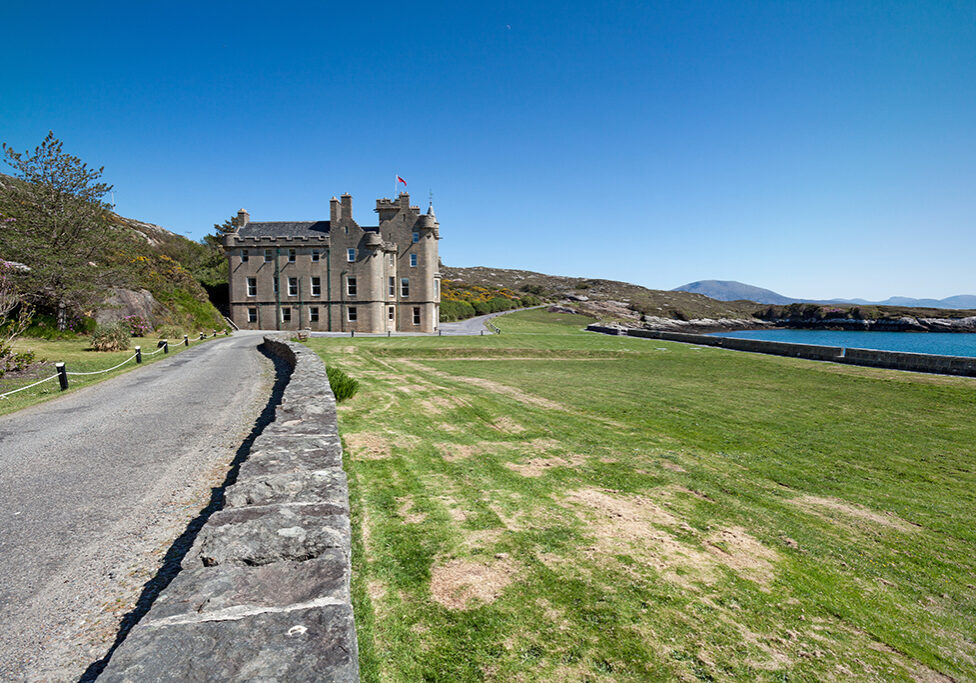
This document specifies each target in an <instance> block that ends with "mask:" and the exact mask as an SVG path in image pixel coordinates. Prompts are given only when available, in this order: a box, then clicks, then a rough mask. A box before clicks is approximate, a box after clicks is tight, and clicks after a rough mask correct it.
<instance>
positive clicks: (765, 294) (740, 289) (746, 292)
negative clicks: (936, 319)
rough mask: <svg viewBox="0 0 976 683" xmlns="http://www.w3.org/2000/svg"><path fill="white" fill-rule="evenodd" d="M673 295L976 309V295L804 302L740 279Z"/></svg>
mask: <svg viewBox="0 0 976 683" xmlns="http://www.w3.org/2000/svg"><path fill="white" fill-rule="evenodd" d="M671 291H673V292H694V293H697V294H704V295H705V296H708V297H711V298H712V299H716V300H718V301H741V300H746V301H755V302H756V303H760V304H773V305H778V306H783V305H788V304H791V303H816V304H855V305H865V306H906V307H911V308H945V309H951V310H969V309H973V308H976V295H972V294H956V295H953V296H947V297H945V298H944V299H929V298H926V299H918V298H915V297H908V296H891V297H888V298H887V299H884V300H883V301H871V300H869V299H862V298H853V299H801V298H792V297H788V296H784V295H782V294H780V293H778V292H774V291H773V290H771V289H764V288H762V287H757V286H755V285H750V284H746V283H744V282H739V281H737V280H696V281H695V282H689V283H688V284H685V285H681V286H679V287H675V288H674V289H672V290H671Z"/></svg>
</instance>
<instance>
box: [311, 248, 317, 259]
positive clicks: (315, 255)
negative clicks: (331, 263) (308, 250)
mask: <svg viewBox="0 0 976 683" xmlns="http://www.w3.org/2000/svg"><path fill="white" fill-rule="evenodd" d="M318 260H319V250H318V249H312V261H318Z"/></svg>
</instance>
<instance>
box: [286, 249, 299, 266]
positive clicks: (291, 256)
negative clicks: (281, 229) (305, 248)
mask: <svg viewBox="0 0 976 683" xmlns="http://www.w3.org/2000/svg"><path fill="white" fill-rule="evenodd" d="M297 256H298V251H297V250H295V249H289V250H288V263H294V262H295V259H296V257H297Z"/></svg>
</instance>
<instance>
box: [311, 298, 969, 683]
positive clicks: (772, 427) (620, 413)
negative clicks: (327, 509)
mask: <svg viewBox="0 0 976 683" xmlns="http://www.w3.org/2000/svg"><path fill="white" fill-rule="evenodd" d="M498 325H499V326H500V327H501V328H502V330H503V333H502V334H500V335H492V336H490V337H489V336H486V337H471V338H452V337H410V338H392V339H386V338H363V339H356V340H355V342H354V343H352V344H350V341H349V340H348V339H342V340H330V339H313V340H311V341H310V342H309V344H310V346H312V347H313V348H314V349H315V350H317V351H318V352H319V353H321V354H322V355H323V356H324V357H325V358H326V359H327V360H328V361H330V362H337V363H338V364H340V365H348V366H355V367H356V373H355V374H356V376H357V378H358V379H360V381H361V382H362V388H361V390H360V392H359V393H358V394H357V395H356V396H355V397H354V398H352V399H350V400H349V401H347V402H345V403H344V404H343V407H341V408H340V412H339V414H340V432H341V433H342V436H343V439H344V441H345V445H346V448H347V454H346V467H347V471H348V473H349V477H350V486H351V498H352V501H351V502H352V506H353V524H354V539H355V540H354V553H353V554H354V558H353V562H354V579H353V582H354V583H353V589H354V595H355V598H354V599H355V608H356V619H357V627H358V629H359V636H360V653H361V654H360V661H361V666H362V674H363V679H364V680H366V681H388V680H389V681H392V680H444V681H447V680H450V681H455V680H458V681H466V680H471V681H478V680H496V681H511V680H519V681H551V680H593V681H599V680H608V681H609V680H613V681H647V680H689V681H693V680H705V681H707V680H742V681H753V680H767V681H783V680H804V681H821V680H834V681H841V680H886V681H887V680H895V681H898V680H901V681H912V680H933V681H938V680H950V679H949V678H948V677H951V678H952V679H954V680H968V679H973V678H976V620H974V615H976V588H974V581H976V579H974V577H976V529H974V525H973V510H974V509H976V494H974V491H976V457H974V455H973V450H972V445H971V444H972V443H974V442H976V422H974V421H973V420H972V406H973V405H976V380H972V379H967V378H938V381H932V379H931V378H929V377H927V376H924V375H912V374H910V373H898V372H894V371H884V370H875V369H869V370H870V371H869V372H865V371H864V369H861V368H854V367H847V366H835V365H830V364H827V363H816V362H811V361H803V360H797V359H790V358H780V357H773V356H760V355H755V354H744V353H736V352H732V351H727V350H723V349H696V348H694V347H690V346H687V345H681V344H672V343H667V342H661V341H658V340H654V341H651V342H649V341H647V340H639V339H628V338H620V337H607V336H601V335H595V334H589V333H583V332H581V331H580V330H579V329H578V323H577V322H576V321H575V320H573V319H572V316H555V315H550V314H546V313H542V312H539V311H530V312H524V313H517V314H512V315H509V316H503V317H502V318H500V319H499V320H498ZM659 349H666V350H667V352H662V351H661V350H659ZM353 360H355V363H352V362H350V361H353ZM577 361H581V362H577Z"/></svg>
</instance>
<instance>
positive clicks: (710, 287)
mask: <svg viewBox="0 0 976 683" xmlns="http://www.w3.org/2000/svg"><path fill="white" fill-rule="evenodd" d="M672 291H675V292H694V293H696V294H704V295H705V296H707V297H710V298H712V299H717V300H718V301H741V300H746V301H755V302H756V303H760V304H781V305H784V306H785V305H787V304H791V303H793V302H794V301H797V299H791V298H789V297H787V296H783V295H782V294H777V293H776V292H774V291H772V290H770V289H763V288H762V287H755V286H753V285H747V284H745V283H744V282H736V281H735V280H699V281H697V282H689V283H688V284H686V285H681V286H680V287H675V288H674V289H673V290H672Z"/></svg>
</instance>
